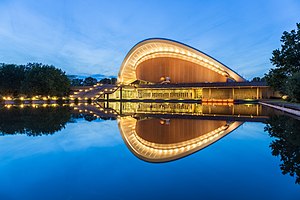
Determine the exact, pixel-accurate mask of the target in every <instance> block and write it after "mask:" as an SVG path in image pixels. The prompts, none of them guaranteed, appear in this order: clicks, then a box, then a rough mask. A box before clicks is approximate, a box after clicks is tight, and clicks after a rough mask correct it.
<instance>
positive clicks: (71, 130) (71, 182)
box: [0, 104, 300, 200]
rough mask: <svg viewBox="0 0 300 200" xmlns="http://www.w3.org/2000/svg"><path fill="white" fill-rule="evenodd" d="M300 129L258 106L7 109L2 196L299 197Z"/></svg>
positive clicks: (1, 121)
mask: <svg viewBox="0 0 300 200" xmlns="http://www.w3.org/2000/svg"><path fill="white" fill-rule="evenodd" d="M120 108H121V109H120ZM124 120H134V126H135V127H134V130H136V131H135V133H136V135H135V136H136V137H138V139H139V140H138V142H140V143H130V142H131V141H130V140H126V138H128V137H127V136H125V135H124V134H127V133H125V132H126V131H125V129H124V127H123V129H124V131H122V125H121V123H122V122H124ZM233 123H238V124H239V125H238V126H236V127H235V128H234V129H232V130H230V131H228V133H226V130H229V129H228V128H227V127H229V126H231V125H232V124H233ZM127 127H129V126H127ZM220 127H224V130H225V132H222V134H223V135H222V134H221V135H218V136H215V137H212V136H213V134H215V133H220V132H221V131H223V129H222V130H221V129H220V130H219V128H220ZM120 130H121V131H120ZM216 130H219V131H216ZM213 131H214V132H213ZM128 133H132V132H128ZM208 133H209V134H210V135H207V134H208ZM225 133H226V134H225ZM299 133H300V131H299V120H297V119H294V118H292V117H289V116H286V115H282V114H281V113H276V112H274V111H272V110H269V109H267V108H263V107H261V106H258V105H238V106H233V105H219V106H212V105H199V104H197V105H190V104H186V105H185V104H183V105H170V104H160V105H154V104H153V105H144V104H143V105H137V104H124V105H119V104H111V105H101V104H99V105H94V106H90V105H79V106H75V107H73V106H72V107H68V106H65V107H56V106H55V107H54V106H45V107H43V106H38V107H35V106H34V107H32V106H31V107H26V106H25V107H23V108H22V107H20V106H18V107H10V108H7V107H1V109H0V135H1V136H0V152H1V153H0V177H1V179H0V199H1V200H2V199H3V200H4V199H171V198H172V199H299V197H300V185H299V184H298V183H296V182H297V181H298V182H299V162H300V161H299V155H300V153H299V149H300V135H299ZM129 136H130V135H129ZM207 136H208V137H207ZM132 137H133V136H132ZM204 137H206V138H204ZM201 138H202V139H203V140H201V144H200V143H197V142H199V141H200V140H199V139H201ZM209 138H212V139H211V140H209ZM205 139H207V140H205ZM193 141H196V143H192V142H193ZM209 141H211V143H210V142H209ZM147 142H148V143H147ZM136 144H144V146H143V148H136V146H135V145H136ZM179 144H180V145H181V146H180V147H179V148H178V150H176V147H177V146H176V145H179ZM187 144H192V145H193V144H199V145H200V146H190V147H187ZM145 145H146V147H145ZM147 145H148V146H147ZM182 145H183V146H184V145H185V147H186V149H184V148H182V147H183V146H182ZM150 147H151V148H150ZM193 147H195V149H194V151H193V149H192V148H193ZM156 148H168V149H167V150H168V151H166V152H165V153H164V151H163V150H164V149H162V150H161V149H159V150H158V151H154V150H155V149H156ZM197 148H198V149H197ZM153 149H154V150H153ZM146 150H148V151H149V152H150V150H151V152H152V154H149V153H148V154H147V152H146ZM145 152H146V153H145ZM155 153H157V154H155ZM145 155H146V156H147V155H152V157H151V159H147V158H149V157H146V158H145ZM153 155H155V156H153ZM173 155H175V157H172V156H173ZM162 156H165V157H167V158H168V159H164V160H160V159H159V158H162ZM165 157H164V158H165Z"/></svg>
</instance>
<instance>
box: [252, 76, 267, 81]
mask: <svg viewBox="0 0 300 200" xmlns="http://www.w3.org/2000/svg"><path fill="white" fill-rule="evenodd" d="M265 81H266V79H265V77H262V78H260V77H258V76H257V77H254V78H253V79H252V80H251V82H265Z"/></svg>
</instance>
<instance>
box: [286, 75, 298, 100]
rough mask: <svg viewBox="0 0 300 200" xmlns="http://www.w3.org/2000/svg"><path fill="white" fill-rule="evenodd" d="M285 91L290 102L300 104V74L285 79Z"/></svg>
mask: <svg viewBox="0 0 300 200" xmlns="http://www.w3.org/2000/svg"><path fill="white" fill-rule="evenodd" d="M286 91H287V94H288V95H289V98H290V99H291V100H292V101H298V102H300V72H297V73H294V74H293V75H292V76H291V77H289V78H288V79H287V83H286Z"/></svg>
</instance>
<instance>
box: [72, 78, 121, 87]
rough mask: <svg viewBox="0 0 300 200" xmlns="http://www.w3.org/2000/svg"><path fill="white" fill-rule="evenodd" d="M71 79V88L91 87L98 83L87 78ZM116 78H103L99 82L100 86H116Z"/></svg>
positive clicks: (93, 79)
mask: <svg viewBox="0 0 300 200" xmlns="http://www.w3.org/2000/svg"><path fill="white" fill-rule="evenodd" d="M69 78H70V79H71V86H92V85H95V84H97V83H98V81H97V79H95V78H93V77H87V78H85V79H81V78H72V77H69ZM116 82H117V79H116V78H103V79H101V80H100V81H99V83H101V84H116Z"/></svg>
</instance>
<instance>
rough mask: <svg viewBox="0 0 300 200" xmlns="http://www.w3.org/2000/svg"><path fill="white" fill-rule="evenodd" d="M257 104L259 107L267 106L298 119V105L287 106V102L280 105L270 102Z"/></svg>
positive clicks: (299, 107)
mask: <svg viewBox="0 0 300 200" xmlns="http://www.w3.org/2000/svg"><path fill="white" fill-rule="evenodd" d="M259 103H260V104H261V105H265V106H269V107H272V108H275V109H278V110H281V111H284V112H287V113H290V114H293V115H296V116H298V117H300V105H294V104H289V103H288V102H286V103H282V102H272V101H270V102H269V101H266V102H259Z"/></svg>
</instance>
